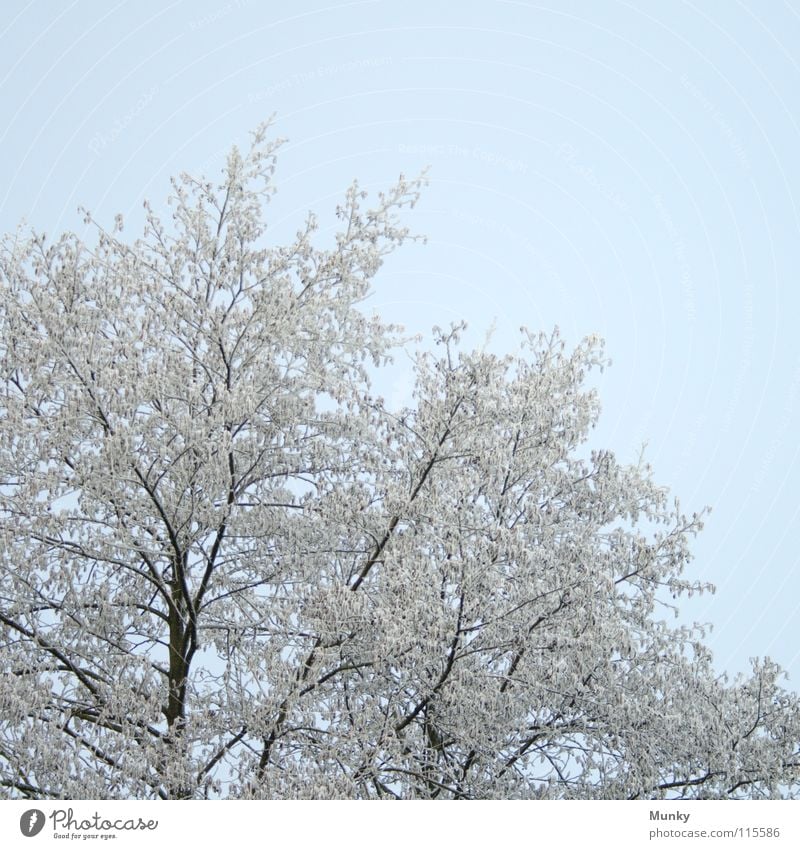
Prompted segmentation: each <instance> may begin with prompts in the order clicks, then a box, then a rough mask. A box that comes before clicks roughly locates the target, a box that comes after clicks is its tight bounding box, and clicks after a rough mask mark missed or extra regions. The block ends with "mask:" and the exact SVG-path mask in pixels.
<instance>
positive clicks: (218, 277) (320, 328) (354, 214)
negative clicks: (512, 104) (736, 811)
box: [0, 128, 800, 799]
mask: <svg viewBox="0 0 800 849" xmlns="http://www.w3.org/2000/svg"><path fill="white" fill-rule="evenodd" d="M276 148H277V143H276V142H272V141H270V140H269V136H268V133H267V130H266V128H262V129H261V130H260V131H259V132H257V133H256V134H255V137H254V143H253V146H252V148H251V149H250V151H249V152H248V153H246V154H245V155H242V154H240V153H239V152H237V151H236V150H235V149H234V151H233V152H232V153H231V154H230V156H229V158H228V161H227V168H226V170H225V171H224V175H223V179H222V180H221V182H220V183H219V184H218V185H215V184H212V183H209V182H205V181H200V180H195V179H192V178H190V177H188V176H186V175H184V176H182V177H181V178H180V179H177V180H175V181H173V195H172V197H171V204H172V210H173V213H172V221H171V222H170V223H169V224H164V223H162V221H161V220H159V217H158V216H157V215H156V214H155V213H154V212H153V211H152V210H151V209H150V208H149V207H147V209H146V227H145V232H144V235H143V237H142V238H141V239H139V240H137V241H133V242H132V243H129V242H125V241H124V240H123V238H122V236H121V235H120V234H119V231H120V230H121V221H118V223H117V226H115V228H114V229H113V231H112V232H108V231H105V230H103V229H102V228H99V227H98V234H97V239H96V244H94V246H89V245H87V244H85V243H84V242H82V241H81V240H80V239H79V238H78V237H77V236H75V235H71V234H68V235H64V236H63V237H61V238H60V239H59V240H58V241H55V242H54V243H52V244H49V243H48V242H47V241H46V240H45V239H44V237H40V236H38V235H36V234H34V235H23V232H22V231H21V230H20V231H19V232H18V233H17V234H16V235H12V236H10V237H7V238H6V239H5V240H4V242H3V247H2V254H1V255H0V284H1V286H2V292H1V294H0V386H1V387H2V388H1V389H0V391H1V392H2V396H0V581H1V583H0V659H1V661H0V668H2V689H1V690H0V786H2V788H3V790H2V793H3V795H5V796H7V797H30V798H45V797H52V798H64V797H71V798H128V797H134V798H149V797H161V798H203V797H211V796H224V797H239V798H263V797H269V798H278V797H315V798H322V797H361V798H366V797H388V798H392V797H399V798H420V797H422V798H434V797H435V798H442V799H445V798H468V799H473V798H488V797H492V798H520V797H525V798H553V797H555V798H586V797H589V798H661V797H691V798H696V797H700V798H716V797H778V796H795V795H798V794H800V771H799V769H800V768H799V767H798V764H799V763H800V754H798V745H799V743H800V719H798V700H797V698H796V697H795V696H794V695H792V694H789V693H787V692H785V691H784V690H782V689H781V688H780V686H779V684H778V681H779V678H780V671H779V669H778V668H777V667H776V666H775V665H773V664H772V663H771V662H769V661H764V662H759V663H756V664H755V665H754V668H753V673H752V677H749V678H747V679H738V680H736V681H734V682H728V681H726V680H725V679H724V678H720V677H719V676H718V675H717V674H716V673H715V671H714V669H713V666H712V663H711V659H710V656H709V653H708V651H707V650H706V649H705V648H704V646H703V645H702V643H701V638H702V633H701V632H700V631H699V630H698V629H696V628H691V629H690V628H676V627H670V626H668V625H667V624H665V622H664V620H663V616H662V613H661V610H662V608H661V605H665V604H666V605H670V604H672V599H673V598H675V597H678V596H681V595H682V594H685V593H692V592H694V591H697V590H701V589H703V587H701V586H699V585H696V584H693V583H691V582H688V581H686V580H684V579H682V578H681V575H682V570H683V567H684V565H685V564H686V562H687V560H688V558H689V550H688V541H689V539H690V538H691V536H692V535H693V534H694V533H695V531H696V530H697V529H698V528H699V527H700V517H699V516H696V515H693V516H690V517H687V516H685V515H683V514H682V513H681V511H680V509H679V507H678V505H677V503H674V502H672V501H670V500H669V499H668V497H667V494H666V492H665V490H664V489H662V488H660V487H658V486H656V485H655V484H654V483H653V482H652V480H651V477H650V473H649V470H648V469H647V467H646V466H644V465H642V464H640V465H637V466H626V465H621V464H620V463H618V462H617V461H616V460H615V458H614V456H613V455H612V454H611V453H610V452H608V451H590V450H589V448H588V447H587V445H586V442H587V438H588V435H589V432H590V430H591V428H592V427H593V425H594V424H595V421H596V419H597V416H598V404H597V400H596V398H595V395H594V393H593V391H591V390H590V389H589V388H587V386H586V374H587V372H588V371H589V370H590V369H592V368H595V367H602V365H603V363H604V360H603V355H602V350H601V347H600V345H599V343H598V342H597V341H596V340H587V341H585V342H584V343H583V344H581V345H579V346H578V347H577V348H576V349H575V350H572V351H570V350H568V349H566V348H565V345H564V343H563V342H562V341H561V340H560V339H559V337H558V335H557V334H553V335H548V336H534V335H531V334H527V333H523V337H522V339H523V341H522V344H521V346H520V349H519V350H518V351H517V352H516V353H514V354H513V355H509V356H506V357H498V356H495V355H493V354H491V353H487V352H485V351H484V352H473V353H469V352H467V351H465V350H463V346H462V345H460V344H459V338H458V337H459V329H458V328H454V329H451V330H450V331H436V337H435V342H436V344H435V345H431V346H429V348H428V349H427V350H422V351H421V352H419V353H417V354H416V365H415V391H414V401H413V406H411V407H409V408H405V409H390V408H388V406H387V404H386V403H385V402H384V401H383V400H382V399H381V398H379V397H375V396H374V395H373V394H371V390H370V375H372V376H373V378H374V373H375V372H376V370H377V369H378V367H379V366H380V365H381V364H382V363H383V362H384V361H385V360H386V358H387V356H389V354H390V353H391V350H392V348H393V347H395V346H396V345H397V344H398V340H399V337H398V331H396V330H395V329H394V328H392V327H390V326H387V325H385V324H383V323H382V322H381V321H380V320H379V319H377V318H374V317H373V318H370V317H368V316H367V315H366V313H365V312H364V311H363V308H362V307H361V304H362V302H363V301H364V299H365V298H366V297H367V295H368V294H369V292H370V287H371V283H372V280H373V278H374V276H375V274H376V272H377V271H378V269H379V267H380V265H381V262H382V260H383V258H384V256H385V255H386V254H387V253H388V252H389V251H391V250H392V249H393V248H394V247H395V246H397V245H399V244H400V243H402V242H403V240H404V239H405V238H407V231H406V229H404V228H403V227H402V226H401V224H400V223H399V221H398V213H399V211H400V210H401V209H402V208H403V207H404V206H409V205H413V203H414V201H415V199H416V197H417V194H418V191H419V188H420V185H419V181H407V180H404V179H401V180H400V181H399V183H398V184H397V185H396V186H395V187H394V188H393V189H391V191H388V192H387V193H386V194H383V195H379V196H378V197H377V199H376V200H375V201H374V204H373V205H372V206H371V207H370V208H365V195H364V193H363V192H361V191H360V190H359V188H358V186H357V185H354V186H353V187H352V188H351V189H350V190H349V191H348V192H347V195H346V199H345V201H344V203H343V204H342V206H341V207H340V208H339V209H338V216H339V218H340V219H341V231H340V232H339V233H338V235H337V236H336V238H335V240H333V239H331V240H330V244H328V245H327V246H319V245H317V244H316V242H317V241H319V239H320V236H319V234H317V235H315V230H316V222H315V219H314V217H313V216H310V217H309V218H308V220H307V221H306V223H305V226H304V227H303V228H302V229H301V230H300V231H299V232H298V233H297V236H296V238H295V239H294V241H293V242H292V243H291V244H288V245H286V246H281V247H276V246H270V245H269V240H268V238H267V237H266V235H265V225H264V223H263V212H264V211H263V205H264V202H265V201H266V200H267V199H268V198H269V196H270V194H271V191H272V189H271V175H272V172H273V167H274V158H275V152H276ZM406 344H408V343H406Z"/></svg>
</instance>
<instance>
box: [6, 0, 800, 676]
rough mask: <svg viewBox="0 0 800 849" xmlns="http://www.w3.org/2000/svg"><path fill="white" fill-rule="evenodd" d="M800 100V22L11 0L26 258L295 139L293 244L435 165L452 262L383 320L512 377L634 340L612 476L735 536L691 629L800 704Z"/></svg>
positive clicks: (727, 537) (721, 8)
mask: <svg viewBox="0 0 800 849" xmlns="http://www.w3.org/2000/svg"><path fill="white" fill-rule="evenodd" d="M798 90H800V3H798V2H791V3H784V2H779V0H775V2H769V3H763V2H756V0H749V2H746V3H739V2H735V0H730V2H726V0H707V2H702V3H689V2H677V0H676V2H669V3H664V2H658V1H657V0H649V2H631V3H627V2H615V0H599V1H598V2H578V0H574V2H573V0H550V2H546V3H542V4H539V3H530V2H516V0H513V1H512V0H502V2H493V0H485V2H469V3H454V2H452V1H451V2H445V0H424V2H420V0H406V1H405V2H383V0H364V2H349V3H322V2H292V3H259V2H256V0H229V2H227V3H219V2H188V0H187V2H174V3H162V2H122V3H117V4H113V3H107V2H99V0H95V1H93V2H92V1H90V0H86V2H74V3H71V4H69V3H64V2H56V0H51V2H44V1H43V0H38V2H37V0H33V2H29V3H24V2H16V0H11V2H9V0H5V2H4V3H3V5H2V17H1V18H0V115H2V117H3V120H2V122H0V152H1V153H2V157H3V163H4V164H3V167H2V172H0V173H1V174H2V179H0V229H2V230H8V229H11V228H13V227H14V226H15V225H16V223H17V222H18V220H19V219H20V218H21V217H23V216H24V217H25V218H26V219H28V221H30V222H31V223H32V224H34V225H35V226H36V227H37V228H39V229H44V230H46V231H47V232H49V233H55V232H57V231H61V230H63V229H68V228H71V229H77V230H78V231H81V230H82V224H81V223H80V219H79V217H78V215H77V213H76V207H77V206H78V205H79V204H83V205H85V206H87V207H88V208H89V209H91V210H92V211H93V213H94V214H95V216H96V217H97V218H99V219H100V220H102V221H105V222H108V223H111V221H112V220H113V215H114V213H115V212H118V211H119V212H122V213H124V214H126V216H128V217H129V219H130V221H131V222H132V223H133V222H135V221H136V220H138V219H139V218H140V215H141V201H142V199H143V198H144V197H149V198H150V199H151V200H152V201H153V205H154V206H155V207H159V206H160V205H161V203H162V202H163V199H164V197H165V195H166V193H167V188H168V177H169V176H170V175H171V174H173V173H175V172H177V171H179V170H189V171H192V172H202V171H206V172H207V173H209V175H215V174H216V173H217V171H218V169H219V167H220V166H221V164H222V161H223V158H224V152H225V151H226V149H227V148H228V147H229V146H230V144H232V143H233V142H238V143H239V144H240V145H243V144H245V143H246V139H247V133H248V131H249V130H250V129H252V128H253V127H254V126H255V125H256V124H257V123H258V122H259V121H261V120H263V119H264V118H266V117H267V116H269V115H270V114H271V113H273V112H276V113H277V116H278V117H277V124H276V132H277V133H278V134H280V135H282V136H286V137H288V139H289V142H288V144H287V145H286V147H285V149H284V152H283V155H282V156H281V158H280V161H279V171H278V174H277V183H278V186H279V194H278V195H277V197H276V199H275V202H274V206H273V208H272V214H273V219H272V221H273V235H274V238H275V239H276V240H277V239H280V238H281V237H282V236H284V235H287V234H291V233H293V232H294V229H295V227H296V225H297V224H298V223H299V221H300V219H301V218H302V217H303V215H304V214H305V212H306V210H308V209H315V210H318V211H320V212H325V211H328V210H332V208H333V206H334V205H335V203H336V202H337V200H338V199H339V197H340V196H341V193H342V191H343V190H344V189H345V187H346V186H347V185H348V184H349V183H350V181H351V180H352V179H353V178H354V177H358V178H359V179H360V180H361V181H362V182H363V183H364V184H365V185H366V186H367V187H372V188H378V187H385V186H387V185H389V184H390V183H391V182H392V181H393V180H394V179H395V177H396V176H397V174H398V173H399V172H400V171H404V172H405V173H407V174H414V173H416V172H418V171H419V170H420V169H421V168H422V167H423V166H425V165H426V164H429V165H430V166H431V171H430V180H431V184H430V186H429V188H428V189H427V191H426V193H425V196H424V199H423V201H422V202H421V203H420V205H419V207H418V208H417V210H415V211H414V213H413V214H412V216H411V218H410V219H409V223H410V224H411V226H412V227H413V229H414V230H415V231H417V232H420V233H425V234H427V235H428V237H429V240H428V243H427V245H425V246H421V245H411V246H408V247H404V248H403V249H402V250H401V251H400V252H399V253H398V254H397V255H396V256H395V257H393V258H392V259H391V261H390V262H389V263H388V264H387V266H386V267H385V269H384V270H383V271H382V273H381V274H380V275H379V278H378V280H377V292H376V295H375V297H374V299H373V303H374V305H375V306H377V307H379V308H380V310H381V311H382V313H383V314H384V315H385V316H386V317H387V318H389V319H392V320H394V321H399V322H403V323H405V324H406V326H408V327H409V328H410V329H412V330H414V331H420V332H424V333H425V332H427V331H428V330H429V328H430V327H431V325H433V324H436V323H439V324H446V323H448V322H449V321H450V320H453V319H457V318H461V317H464V318H466V319H467V320H468V321H469V322H470V324H471V327H472V328H473V330H474V332H475V334H474V338H475V339H476V340H478V339H481V338H482V337H483V334H484V332H485V331H486V329H487V328H488V327H489V325H490V324H491V323H492V321H493V320H494V321H495V324H496V332H495V337H494V342H493V344H494V346H495V347H498V348H508V347H511V346H512V345H514V344H515V343H516V339H517V333H516V331H517V328H518V327H519V326H520V325H521V324H526V325H528V326H529V327H531V328H535V329H545V330H549V329H551V328H552V327H553V325H555V324H558V325H559V326H560V327H561V329H562V332H563V334H564V336H565V337H566V338H567V340H568V341H570V342H576V341H578V340H579V339H580V338H581V337H582V336H583V335H585V334H587V333H589V332H599V333H600V334H601V335H602V336H604V337H605V339H606V342H607V350H608V353H609V355H610V356H611V358H612V359H613V361H614V365H613V367H612V368H611V369H610V370H608V371H607V372H606V373H605V375H603V377H602V379H601V381H600V391H601V397H602V400H603V407H604V414H603V418H602V422H601V427H600V428H599V431H598V433H597V436H596V444H597V446H599V447H608V448H612V449H614V450H615V451H616V452H617V454H618V455H619V456H620V457H621V458H623V459H628V460H633V459H634V458H635V457H636V456H638V451H639V446H640V445H641V443H642V442H643V441H647V442H648V449H647V453H646V456H647V457H649V459H650V460H651V462H652V463H653V465H654V467H655V473H656V478H657V479H658V481H659V482H661V483H664V484H667V485H669V486H670V487H671V489H672V490H673V492H674V493H675V494H677V495H679V496H680V498H681V502H682V505H683V506H684V508H685V509H686V510H688V511H692V510H699V509H700V508H701V507H702V506H703V505H706V504H709V505H712V506H713V508H714V512H713V513H712V515H711V517H710V518H709V521H708V523H707V526H706V530H705V531H704V532H703V534H702V535H701V537H700V538H699V539H698V540H697V541H696V543H695V546H694V550H695V553H696V560H695V561H694V563H693V564H692V567H691V569H690V575H691V576H693V577H698V578H703V579H707V580H711V581H713V582H715V583H716V584H717V585H718V588H719V591H718V593H717V595H716V596H714V597H711V598H708V597H706V598H703V599H702V600H700V601H697V600H695V601H693V602H692V603H691V605H687V604H685V603H684V606H685V609H686V610H687V615H688V616H689V617H690V618H692V619H695V618H696V619H700V620H702V621H711V622H713V623H714V625H715V630H714V632H713V634H712V635H711V637H710V643H711V645H712V647H713V648H714V650H715V652H716V656H717V663H718V666H719V667H720V668H727V669H730V670H733V671H736V670H741V669H744V668H746V667H747V658H748V657H750V656H753V655H763V654H769V655H771V656H772V657H774V658H775V659H776V660H778V661H779V662H780V663H782V664H783V665H784V666H785V667H786V668H788V669H789V670H790V671H791V673H792V686H793V687H797V686H798V682H800V651H798V645H800V642H799V641H798V638H797V633H798V631H800V628H798V625H799V624H800V601H799V600H798V598H799V593H798V591H800V572H799V571H798V562H799V561H800V557H799V555H798V546H797V543H796V540H797V538H798V536H800V498H799V497H798V495H799V494H800V459H799V456H798V452H799V451H800V448H798V440H797V432H798V430H800V428H798V423H799V422H800V346H799V345H798V333H797V330H796V324H797V320H798V315H800V309H799V307H800V294H798V268H799V267H800V262H798V260H799V259H800V239H799V238H798V235H800V233H799V231H800V227H799V226H798V222H799V220H800V213H798V208H797V207H798V189H799V188H800V164H799V163H800V159H799V158H798V156H797V150H798V149H800V104H798V101H797V91H798ZM326 220H327V219H326ZM128 233H130V234H131V235H135V228H134V227H132V226H129V228H128ZM390 391H393V392H395V393H396V394H397V395H398V396H401V395H402V394H403V392H404V385H403V378H402V374H400V375H398V378H397V383H396V385H395V386H394V387H393V388H391V389H390ZM793 433H794V434H795V436H794V437H793V436H792V434H793Z"/></svg>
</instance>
